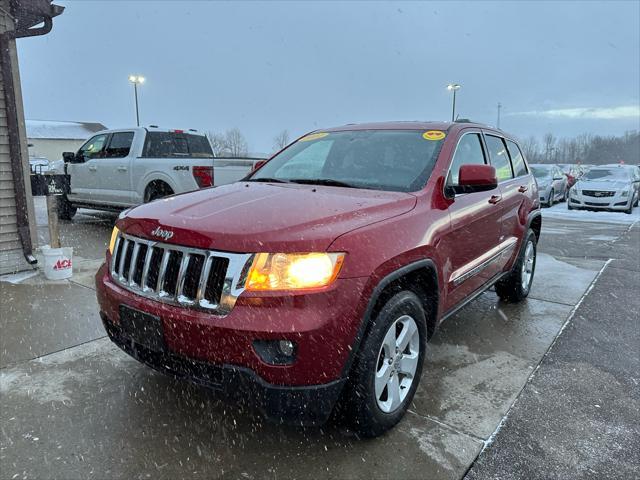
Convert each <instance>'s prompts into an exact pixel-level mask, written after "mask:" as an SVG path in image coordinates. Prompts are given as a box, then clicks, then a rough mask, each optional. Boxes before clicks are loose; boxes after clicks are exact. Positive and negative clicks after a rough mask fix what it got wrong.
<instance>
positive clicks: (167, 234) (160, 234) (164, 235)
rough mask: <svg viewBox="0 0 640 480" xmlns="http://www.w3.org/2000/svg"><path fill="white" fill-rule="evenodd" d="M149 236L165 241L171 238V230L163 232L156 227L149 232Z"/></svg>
mask: <svg viewBox="0 0 640 480" xmlns="http://www.w3.org/2000/svg"><path fill="white" fill-rule="evenodd" d="M151 235H153V236H154V237H160V238H162V239H163V240H165V241H166V240H169V239H170V238H171V237H173V232H172V231H171V230H163V229H162V228H160V227H157V228H156V229H155V230H153V231H152V232H151Z"/></svg>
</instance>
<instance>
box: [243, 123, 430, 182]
mask: <svg viewBox="0 0 640 480" xmlns="http://www.w3.org/2000/svg"><path fill="white" fill-rule="evenodd" d="M423 134H424V132H423V131H421V130H358V131H341V132H323V133H314V134H311V135H307V136H305V137H303V138H302V139H300V140H299V141H297V142H296V143H294V144H293V145H291V146H290V147H289V148H287V149H286V150H284V151H283V152H282V153H280V154H279V155H276V156H275V157H274V158H272V159H271V160H270V161H269V162H268V163H267V164H266V165H265V166H264V167H262V168H261V169H260V170H259V171H258V172H256V173H255V174H254V175H253V176H252V177H251V180H252V181H261V180H262V181H264V180H274V181H286V182H293V183H311V184H313V183H317V184H327V185H336V186H347V187H355V188H370V189H375V190H392V191H402V192H410V191H415V190H419V189H420V188H422V187H423V186H424V184H425V183H426V181H427V179H428V177H429V175H430V174H431V170H432V168H433V165H434V163H435V159H436V157H437V154H438V152H439V151H440V146H441V144H442V140H430V139H426V138H425V136H423Z"/></svg>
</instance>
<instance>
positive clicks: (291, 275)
mask: <svg viewBox="0 0 640 480" xmlns="http://www.w3.org/2000/svg"><path fill="white" fill-rule="evenodd" d="M344 255H345V254H344V253H258V254H256V256H255V258H254V260H253V264H252V265H251V269H250V270H249V273H248V275H247V281H246V289H247V290H259V291H266V290H299V289H308V288H319V287H325V286H327V285H330V284H331V283H332V282H333V281H334V280H335V279H336V277H337V276H338V273H339V272H340V268H341V267H342V262H343V261H344Z"/></svg>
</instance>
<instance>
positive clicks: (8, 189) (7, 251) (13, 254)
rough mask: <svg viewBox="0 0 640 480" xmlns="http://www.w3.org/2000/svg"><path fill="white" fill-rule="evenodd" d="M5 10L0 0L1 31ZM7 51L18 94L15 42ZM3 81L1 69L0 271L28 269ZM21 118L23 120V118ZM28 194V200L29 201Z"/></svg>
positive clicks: (9, 23)
mask: <svg viewBox="0 0 640 480" xmlns="http://www.w3.org/2000/svg"><path fill="white" fill-rule="evenodd" d="M8 11H9V1H8V0H0V33H2V32H5V31H7V30H8V29H12V28H13V20H12V19H11V18H9V16H8V15H7V13H6V12H8ZM9 50H10V52H11V56H12V62H11V63H12V67H13V69H14V75H13V81H14V83H15V84H17V90H18V92H17V93H18V94H19V93H20V92H19V85H20V84H19V82H20V79H19V75H18V71H17V62H16V61H15V59H16V58H17V56H16V52H15V42H10V44H9ZM4 81H5V79H4V78H3V77H2V72H1V71H0V274H4V273H11V272H16V271H20V270H24V269H26V268H29V266H28V264H27V263H26V261H25V259H24V253H23V251H22V243H21V242H20V236H19V235H18V227H17V221H16V218H17V217H16V198H15V195H16V194H15V187H14V182H13V175H12V171H11V159H10V156H9V132H8V129H7V109H6V104H5V97H4V93H5V91H4ZM21 101H22V97H19V102H21ZM18 114H19V115H23V113H22V104H21V103H20V104H19V105H18ZM21 120H22V122H24V120H23V119H21ZM23 150H24V149H23ZM23 157H24V158H26V155H23ZM27 178H28V177H27ZM29 197H30V190H29ZM29 197H28V201H30V200H31V198H29ZM30 210H32V208H30ZM31 218H33V217H31ZM33 237H34V235H32V238H33Z"/></svg>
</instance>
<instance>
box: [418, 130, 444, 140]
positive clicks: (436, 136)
mask: <svg viewBox="0 0 640 480" xmlns="http://www.w3.org/2000/svg"><path fill="white" fill-rule="evenodd" d="M445 136H446V135H445V133H444V132H441V131H440V130H429V131H427V132H424V133H423V134H422V138H424V139H425V140H442V139H443V138H444V137H445Z"/></svg>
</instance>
